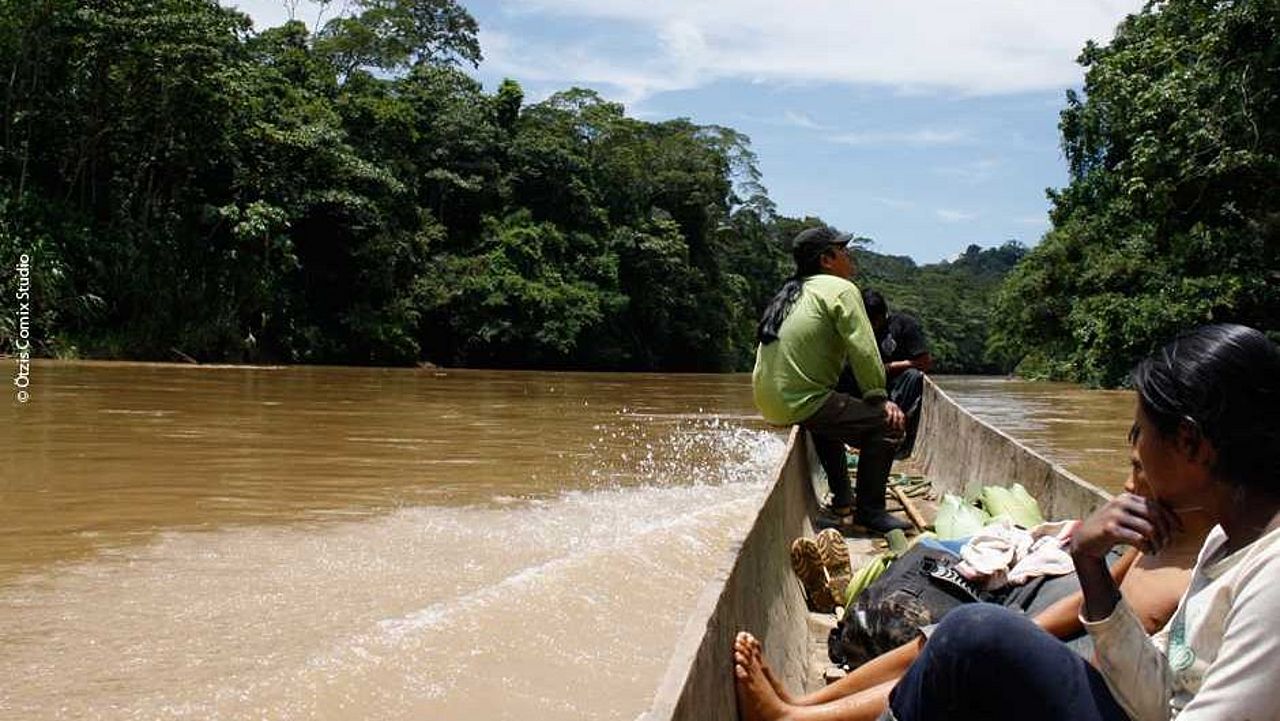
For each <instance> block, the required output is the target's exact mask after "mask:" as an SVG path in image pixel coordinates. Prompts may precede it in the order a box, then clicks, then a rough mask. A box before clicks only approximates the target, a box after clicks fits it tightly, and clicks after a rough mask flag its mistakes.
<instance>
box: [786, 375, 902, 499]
mask: <svg viewBox="0 0 1280 721" xmlns="http://www.w3.org/2000/svg"><path fill="white" fill-rule="evenodd" d="M800 427H802V428H804V429H805V430H806V431H808V432H809V435H810V437H811V438H812V439H813V447H814V450H815V451H817V453H818V461H819V462H820V463H821V464H822V470H823V471H826V474H827V485H828V486H829V487H830V488H831V505H832V507H835V508H848V507H849V506H852V505H854V503H853V488H852V484H851V483H850V481H849V468H848V466H847V465H846V464H845V451H844V447H845V444H848V445H851V446H854V447H856V448H857V449H858V503H857V505H858V510H860V511H871V510H880V509H883V508H884V507H885V502H884V488H885V485H886V484H887V483H888V481H889V468H890V467H891V466H892V465H893V454H894V451H895V450H896V449H897V447H898V441H899V440H900V438H896V437H893V436H889V435H888V434H887V432H886V431H887V428H886V426H885V416H884V408H883V407H881V406H879V405H872V404H868V403H864V402H863V401H862V400H860V399H858V398H854V397H853V396H850V395H848V394H846V393H842V392H840V391H832V393H831V395H830V396H829V397H828V398H827V400H826V402H825V403H823V404H822V407H820V408H818V410H817V412H815V413H814V414H813V415H811V416H809V417H808V418H806V419H804V420H803V421H801V422H800Z"/></svg>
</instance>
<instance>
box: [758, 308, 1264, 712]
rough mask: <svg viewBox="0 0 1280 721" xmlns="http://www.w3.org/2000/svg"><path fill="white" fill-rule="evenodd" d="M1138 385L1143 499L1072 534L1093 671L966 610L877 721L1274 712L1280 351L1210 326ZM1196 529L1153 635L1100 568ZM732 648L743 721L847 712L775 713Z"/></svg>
mask: <svg viewBox="0 0 1280 721" xmlns="http://www.w3.org/2000/svg"><path fill="white" fill-rule="evenodd" d="M1134 385H1135V386H1136V388H1137V391H1138V403H1137V409H1136V411H1135V422H1134V429H1133V431H1132V433H1131V440H1132V441H1133V444H1134V448H1135V452H1136V455H1137V460H1138V463H1139V464H1140V465H1141V468H1142V470H1143V474H1144V476H1145V479H1146V481H1147V483H1148V485H1149V487H1150V489H1151V496H1150V497H1145V498H1144V497H1142V496H1137V495H1133V494H1131V493H1123V494H1120V495H1119V496H1117V497H1116V498H1114V499H1112V500H1111V501H1109V502H1108V503H1107V504H1106V505H1104V506H1103V507H1102V508H1101V509H1100V510H1099V511H1098V512H1096V513H1094V514H1093V515H1092V516H1090V517H1089V518H1088V519H1087V520H1086V521H1085V522H1084V523H1083V524H1082V525H1081V527H1080V528H1079V529H1077V531H1076V533H1075V535H1074V536H1073V539H1072V549H1071V551H1072V557H1073V559H1074V561H1075V565H1076V570H1077V574H1078V576H1079V579H1080V584H1081V590H1082V596H1083V602H1082V603H1081V606H1080V612H1079V613H1080V620H1081V622H1082V623H1083V624H1084V626H1085V628H1086V630H1087V631H1088V632H1089V634H1090V636H1091V637H1092V638H1093V640H1094V645H1095V659H1096V665H1097V668H1096V669H1095V668H1094V667H1093V666H1091V665H1089V664H1088V663H1085V662H1084V661H1083V660H1082V659H1081V658H1080V657H1079V656H1076V655H1075V654H1074V653H1072V652H1071V651H1070V650H1069V649H1068V648H1067V647H1066V646H1065V645H1063V644H1062V643H1061V642H1059V641H1057V640H1056V639H1054V638H1053V637H1051V636H1050V635H1049V634H1047V633H1044V631H1043V630H1041V629H1040V628H1038V627H1037V626H1036V625H1034V624H1032V623H1030V622H1029V621H1027V620H1026V619H1025V618H1023V617H1021V616H1020V615H1018V614H1016V613H1014V612H1011V611H1008V610H1007V609H1004V608H1001V607H998V606H992V605H990V604H972V605H969V606H964V607H961V608H959V609H956V610H955V611H953V612H952V613H951V614H949V615H948V616H947V617H946V618H945V619H944V620H943V622H942V623H941V624H940V625H939V627H938V629H937V630H936V631H935V632H934V633H933V635H932V636H931V637H930V641H929V643H927V644H925V645H924V647H923V649H922V651H921V653H920V657H919V658H918V659H917V660H916V661H915V662H914V663H912V664H911V666H910V668H909V669H908V670H907V672H906V675H905V676H903V678H902V680H901V681H900V682H899V683H898V685H897V687H896V688H895V689H894V690H893V691H892V693H891V695H890V702H889V709H888V710H887V711H886V712H885V714H884V716H883V718H888V719H901V720H902V721H918V720H921V719H955V720H958V721H962V720H964V719H1027V718H1034V719H1049V720H1054V719H1084V720H1086V721H1091V720H1102V719H1105V720H1107V721H1111V720H1116V721H1120V720H1132V721H1155V720H1156V719H1159V720H1160V721H1167V719H1169V718H1171V717H1173V716H1177V718H1178V719H1179V721H1208V720H1209V719H1223V720H1239V721H1244V720H1245V719H1250V720H1251V721H1268V720H1271V721H1274V720H1275V719H1280V684H1277V683H1276V678H1277V677H1276V673H1275V668H1276V665H1275V664H1276V658H1280V614H1278V613H1277V612H1278V611H1280V584H1277V583H1276V579H1277V577H1278V576H1280V478H1278V477H1277V473H1278V471H1277V468H1280V349H1277V348H1276V346H1275V344H1273V343H1272V342H1271V341H1269V340H1268V339H1267V338H1266V336H1264V335H1262V334H1261V333H1259V332H1258V331H1256V330H1253V329H1250V328H1245V327H1243V326H1234V325H1218V326H1206V327H1203V328H1199V329H1197V330H1195V331H1192V332H1190V333H1188V334H1186V335H1184V336H1181V337H1179V338H1178V339H1176V340H1175V341H1173V342H1172V343H1170V344H1168V345H1167V346H1165V347H1164V348H1163V349H1162V350H1160V351H1159V352H1157V353H1156V354H1155V355H1153V356H1151V357H1150V358H1148V359H1146V360H1145V361H1143V362H1142V363H1141V364H1140V365H1139V366H1138V368H1137V370H1136V371H1135V372H1134ZM1200 524H1208V525H1211V526H1212V530H1211V531H1210V532H1209V534H1208V536H1207V538H1206V540H1205V541H1204V544H1203V546H1202V548H1201V550H1200V553H1199V557H1198V559H1197V561H1196V564H1195V567H1194V569H1193V570H1192V574H1191V580H1190V584H1189V586H1188V589H1187V591H1186V592H1185V594H1184V595H1183V598H1182V600H1181V601H1180V602H1179V605H1178V608H1177V610H1176V611H1175V613H1174V615H1173V617H1172V620H1170V621H1169V622H1168V623H1167V625H1166V626H1165V627H1164V628H1163V629H1162V630H1161V631H1160V632H1158V633H1157V634H1155V635H1154V636H1152V637H1148V635H1147V634H1148V633H1149V631H1150V626H1149V624H1147V623H1144V621H1145V620H1149V619H1144V618H1143V614H1140V613H1138V612H1136V611H1135V604H1138V603H1140V600H1139V598H1138V597H1137V596H1136V595H1135V594H1134V593H1133V592H1132V591H1131V589H1128V588H1117V585H1116V583H1115V579H1114V577H1113V576H1112V575H1111V573H1109V572H1108V570H1107V567H1106V565H1105V561H1104V557H1105V556H1106V554H1107V552H1108V551H1109V550H1110V549H1111V548H1112V547H1113V546H1114V545H1116V544H1121V543H1123V544H1127V545H1131V546H1135V547H1137V548H1140V549H1142V551H1143V552H1144V553H1147V554H1151V555H1153V556H1154V555H1157V554H1160V553H1163V552H1166V551H1167V550H1170V549H1171V548H1172V547H1174V546H1176V543H1177V539H1178V538H1179V529H1183V530H1184V532H1185V529H1188V528H1191V527H1193V526H1195V525H1200ZM738 647H739V650H737V652H736V654H735V667H734V674H735V677H736V681H737V686H738V694H739V711H740V713H741V714H742V715H743V716H744V717H746V718H747V719H751V720H753V721H754V719H767V718H844V716H842V715H840V714H839V713H837V712H836V710H835V709H834V708H832V707H830V706H829V705H828V706H826V707H821V706H820V707H800V706H787V705H785V704H782V703H781V700H780V699H778V697H777V695H776V693H773V689H772V687H771V686H770V684H769V681H768V678H767V676H766V674H765V670H764V666H763V665H762V664H761V663H760V662H759V661H758V660H757V657H756V654H754V653H753V652H752V647H751V645H750V644H749V643H744V642H743V641H739V642H738Z"/></svg>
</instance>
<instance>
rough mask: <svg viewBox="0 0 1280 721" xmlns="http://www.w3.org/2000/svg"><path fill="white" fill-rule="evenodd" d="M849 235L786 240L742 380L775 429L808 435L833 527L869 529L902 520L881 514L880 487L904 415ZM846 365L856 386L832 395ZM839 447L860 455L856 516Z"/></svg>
mask: <svg viewBox="0 0 1280 721" xmlns="http://www.w3.org/2000/svg"><path fill="white" fill-rule="evenodd" d="M849 240H850V236H848V235H841V234H839V233H837V232H836V231H834V230H832V229H831V228H827V227H818V228H810V229H808V230H805V231H803V232H801V233H799V234H798V235H796V237H795V239H794V240H793V241H792V247H791V254H792V257H793V259H794V260H795V263H796V272H795V274H794V275H793V276H792V277H791V278H790V279H789V280H788V281H787V282H786V283H785V284H784V285H783V286H782V288H781V289H779V291H778V293H777V294H776V295H775V296H774V298H773V300H772V301H770V303H769V307H768V308H766V309H765V312H764V315H763V317H762V318H761V320H760V324H759V326H758V327H757V330H756V337H757V340H759V342H760V344H759V346H758V347H757V349H756V365H755V370H754V371H753V373H752V375H751V385H752V391H753V394H754V396H755V402H756V406H757V407H758V408H759V409H760V413H761V415H763V416H764V418H765V420H767V421H769V422H770V423H773V424H775V425H780V426H786V425H799V426H800V427H802V428H804V429H805V430H806V431H808V432H809V434H810V437H811V438H812V440H813V445H814V449H815V450H816V451H817V453H818V458H819V461H820V462H821V464H822V468H823V470H824V471H826V474H827V483H828V485H829V486H830V488H831V496H832V501H831V510H832V512H833V513H834V514H836V516H837V519H838V522H840V523H848V522H857V523H860V524H862V525H864V526H866V527H868V528H870V529H872V530H874V531H879V532H881V533H884V532H888V531H890V530H892V529H895V528H901V529H907V528H910V527H911V526H910V524H909V523H907V522H906V521H903V520H901V519H898V518H895V517H894V516H892V515H890V514H889V512H888V511H886V510H885V498H884V492H885V485H886V484H887V483H888V479H889V468H890V466H891V465H892V464H893V456H894V452H895V450H896V448H897V445H898V442H899V441H900V440H901V438H902V435H903V433H904V431H905V429H906V418H905V416H904V415H903V413H902V411H901V409H899V408H898V405H897V404H896V403H894V402H893V401H890V400H888V394H887V393H886V391H885V375H884V366H883V365H881V362H880V352H879V350H878V349H877V347H876V343H875V332H874V331H873V330H872V328H871V323H870V321H868V320H867V314H866V311H865V310H864V309H863V307H862V294H861V292H859V290H858V287H857V286H855V285H854V284H853V283H852V282H850V278H852V277H853V274H854V265H853V258H852V256H851V255H850V252H849V247H848V243H849ZM846 364H848V365H849V367H850V368H851V369H852V373H853V377H854V380H855V381H856V382H857V385H858V387H859V388H860V389H862V390H861V392H860V393H859V394H858V395H856V396H855V395H851V394H849V393H846V392H843V391H838V390H836V383H837V382H838V381H839V378H840V371H841V369H843V368H844V367H845V365H846ZM845 444H848V445H851V446H856V447H857V448H858V449H859V450H860V458H859V462H858V491H857V507H856V513H855V508H854V498H853V490H852V488H851V483H850V481H849V471H848V468H847V467H846V465H845Z"/></svg>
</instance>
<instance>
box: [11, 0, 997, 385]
mask: <svg viewBox="0 0 1280 721" xmlns="http://www.w3.org/2000/svg"><path fill="white" fill-rule="evenodd" d="M352 5H353V6H354V8H355V11H354V12H353V13H350V14H349V15H348V16H344V17H339V18H335V19H333V20H331V21H329V22H328V23H327V24H325V25H323V27H321V29H320V30H319V31H318V32H316V33H314V34H312V33H311V32H309V31H308V29H307V28H306V26H304V25H303V24H302V23H299V22H290V23H287V24H285V25H283V26H281V27H276V28H270V29H266V30H262V31H260V32H258V31H255V30H254V29H253V28H252V26H251V24H250V22H249V20H248V19H247V18H246V17H245V16H243V15H241V14H239V13H237V12H234V11H231V10H227V9H224V8H222V7H219V5H218V4H217V3H216V2H214V1H213V0H102V1H101V2H94V3H85V2H81V1H78V0H0V71H2V72H0V77H3V78H4V79H6V80H7V83H6V85H5V88H4V100H3V102H4V107H3V112H4V115H3V119H2V127H0V168H2V169H3V172H2V173H0V262H2V263H3V266H4V267H6V268H12V267H14V265H15V264H16V263H17V259H18V257H19V256H20V255H22V254H26V255H28V256H29V257H30V258H31V267H32V273H33V277H32V279H31V280H32V283H31V286H32V294H33V302H32V306H31V307H32V308H33V313H34V315H33V317H32V318H31V322H32V325H33V333H32V337H33V338H34V339H35V340H36V341H37V348H38V350H40V351H41V352H43V353H45V354H48V355H55V356H73V357H74V356H81V357H84V356H88V357H107V358H140V359H163V360H172V359H175V358H177V357H189V358H194V359H198V360H201V361H206V360H233V361H271V362H293V363H309V362H323V363H380V364H397V363H412V362H431V363H436V364H441V365H467V366H489V367H536V368H611V369H643V370H677V371H681V370H707V371H720V370H734V369H744V368H749V367H750V363H751V358H752V352H753V345H754V325H755V321H756V319H757V317H758V313H759V310H760V309H761V308H762V307H763V305H764V304H765V303H766V302H767V300H768V298H769V296H770V295H771V294H772V292H773V291H774V290H775V289H776V288H777V286H778V285H779V284H780V283H781V281H782V279H783V277H784V276H785V275H786V274H788V273H789V272H790V268H791V263H790V260H789V256H788V254H787V252H786V251H785V249H784V247H783V244H782V243H781V242H780V241H783V240H785V239H788V238H790V237H791V236H792V235H794V234H795V233H796V232H797V231H799V230H800V229H802V228H803V227H805V226H806V225H808V224H812V223H816V222H821V221H819V220H818V219H813V218H810V219H806V220H798V219H789V218H785V217H781V216H778V215H777V214H775V212H774V208H773V205H772V203H771V202H770V200H769V198H768V195H767V194H766V192H765V189H764V188H763V187H762V185H761V184H760V176H759V172H758V171H757V169H756V164H755V157H754V156H753V155H752V152H751V149H750V145H749V142H748V139H747V138H746V137H744V136H743V135H741V134H739V133H737V132H735V131H734V130H732V129H730V128H725V127H718V126H703V125H696V124H694V123H692V122H689V121H687V120H671V121H666V122H657V123H651V122H643V121H640V120H636V119H633V118H629V117H627V116H626V115H625V113H624V111H623V108H622V107H621V106H619V105H618V104H615V103H612V102H608V101H607V100H605V99H603V98H601V97H600V96H599V95H597V94H596V93H594V92H592V91H590V90H583V89H576V88H575V89H569V90H566V91H564V92H561V93H557V94H555V95H553V96H551V97H550V98H547V99H546V100H543V101H541V102H536V103H526V102H525V98H524V97H523V93H522V91H521V88H520V86H519V85H518V84H516V83H515V82H512V81H506V82H504V83H502V84H501V86H500V87H498V88H496V89H495V90H494V91H493V92H491V93H487V92H485V90H484V89H483V88H482V87H481V86H480V84H479V83H478V82H476V81H475V80H474V79H472V78H471V77H470V76H469V75H468V74H467V72H466V69H467V68H468V67H471V66H474V65H476V64H477V63H478V62H479V61H480V59H481V49H480V47H479V45H478V42H477V37H476V36H477V26H476V23H475V21H474V19H473V18H472V17H471V16H470V15H469V14H468V13H467V12H466V10H465V9H464V8H463V7H461V6H460V5H458V4H456V3H454V2H452V0H359V1H358V2H354V3H352ZM868 257H870V256H868ZM965 272H967V271H963V270H961V271H960V275H964V273H965ZM917 274H918V271H917V270H916V269H914V268H913V269H912V270H911V272H909V273H906V274H901V273H900V274H897V275H895V276H894V277H893V280H894V281H895V282H898V283H907V282H908V281H907V277H908V276H914V275H917ZM944 274H945V273H944ZM957 277H959V276H957ZM953 285H955V284H953ZM7 295H10V296H11V293H10V294H7ZM934 295H936V294H934ZM909 305H910V306H911V309H912V310H914V311H916V312H918V313H922V314H925V315H928V314H929V311H930V310H931V308H932V307H933V306H932V305H930V303H929V302H924V301H922V299H921V296H919V295H916V296H912V297H911V303H910V304H909ZM938 305H939V307H943V306H946V307H953V306H952V304H948V303H945V302H944V303H940V304H938ZM954 307H961V306H954ZM963 307H964V308H965V309H966V310H968V311H970V312H972V313H975V314H977V315H981V313H982V312H983V310H984V309H983V307H981V304H977V305H966V306H963ZM953 315H954V314H953ZM928 322H929V323H930V327H931V329H935V328H936V329H937V331H938V332H939V333H940V334H943V336H945V333H946V332H950V330H949V327H948V330H947V331H946V332H944V331H943V328H944V326H945V324H947V323H955V324H956V328H957V329H960V328H961V327H962V326H963V327H964V328H968V329H972V328H978V327H981V325H982V324H981V323H980V322H979V321H977V320H976V318H973V317H970V318H951V317H950V316H949V317H948V319H946V320H943V319H941V318H939V319H938V320H936V321H934V320H930V321H928ZM13 332H14V320H13V318H12V317H4V318H0V333H2V334H3V335H5V336H7V337H12V336H13ZM938 340H939V342H940V343H941V344H942V345H943V346H944V347H945V348H946V349H947V350H943V351H942V352H940V353H939V357H940V360H941V361H942V363H943V364H944V366H946V367H950V368H952V369H955V370H966V369H970V370H972V369H977V368H978V367H980V365H981V364H982V363H983V362H984V361H983V360H982V358H981V357H979V355H975V353H974V351H973V348H972V346H973V343H972V342H970V339H968V338H967V337H966V338H959V337H957V338H956V339H955V340H947V338H946V337H940V338H939V339H938ZM981 342H982V340H981V338H979V339H978V341H977V344H978V347H980V346H981ZM952 348H954V349H955V352H952V351H951V349H952Z"/></svg>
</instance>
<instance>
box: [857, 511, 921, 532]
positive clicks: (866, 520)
mask: <svg viewBox="0 0 1280 721" xmlns="http://www.w3.org/2000/svg"><path fill="white" fill-rule="evenodd" d="M853 520H854V522H855V523H857V524H859V525H862V526H866V527H867V528H869V529H871V530H873V531H875V532H876V533H888V532H889V531H892V530H895V529H896V530H900V531H909V530H911V529H912V528H915V526H913V525H911V523H910V522H908V521H904V520H902V519H900V518H898V517H897V516H894V515H893V514H891V513H889V512H888V511H886V510H884V509H883V508H879V509H876V510H874V511H858V512H857V513H855V514H853Z"/></svg>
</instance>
